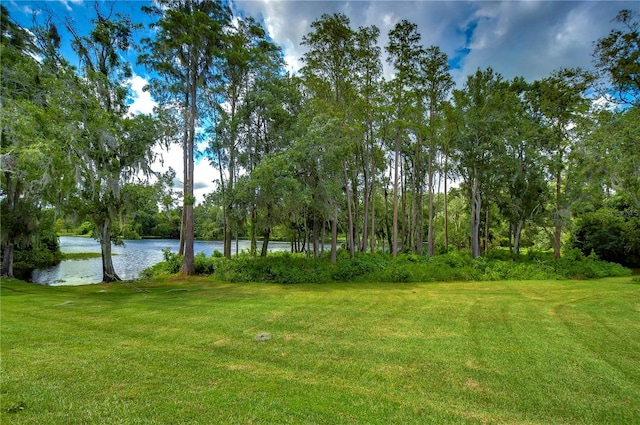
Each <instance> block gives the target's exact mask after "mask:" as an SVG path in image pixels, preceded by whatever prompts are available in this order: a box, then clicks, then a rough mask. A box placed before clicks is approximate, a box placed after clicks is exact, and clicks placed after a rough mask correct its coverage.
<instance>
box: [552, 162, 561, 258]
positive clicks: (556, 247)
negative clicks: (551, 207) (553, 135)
mask: <svg viewBox="0 0 640 425" xmlns="http://www.w3.org/2000/svg"><path fill="white" fill-rule="evenodd" d="M562 157H563V154H562V153H560V159H562ZM561 203H562V173H561V172H560V171H558V172H557V173H556V220H555V221H556V222H555V228H554V231H553V258H555V259H556V260H557V259H559V258H560V249H561V248H562V212H561V211H562V205H561Z"/></svg>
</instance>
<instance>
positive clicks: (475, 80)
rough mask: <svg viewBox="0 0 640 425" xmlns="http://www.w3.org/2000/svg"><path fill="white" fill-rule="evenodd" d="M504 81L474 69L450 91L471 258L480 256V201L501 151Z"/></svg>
mask: <svg viewBox="0 0 640 425" xmlns="http://www.w3.org/2000/svg"><path fill="white" fill-rule="evenodd" d="M503 87H504V81H503V79H502V77H501V76H500V74H496V73H494V72H493V70H492V69H491V68H487V69H486V70H484V71H481V70H480V69H478V70H477V71H476V72H475V73H474V74H472V75H469V76H468V77H467V81H466V82H465V85H464V87H463V89H462V90H454V92H453V100H454V103H455V108H456V112H457V115H458V116H457V118H456V124H457V126H458V127H457V134H456V135H455V148H454V149H455V152H454V153H453V157H454V158H455V161H456V168H457V172H458V175H459V176H460V177H461V178H462V180H463V182H464V185H465V187H466V188H467V190H468V191H469V195H470V205H471V255H472V256H473V257H474V258H476V257H478V256H479V255H480V224H481V222H482V218H481V213H482V207H483V199H486V198H487V196H488V194H489V191H490V189H491V177H492V176H493V174H494V173H495V170H496V169H497V166H496V165H497V164H496V159H497V158H499V157H500V156H501V152H500V149H502V148H503V147H504V143H503V140H502V136H503V124H504V122H505V121H504V120H503V118H504V117H503V114H504V104H503V102H504V98H503V94H502V93H501V90H502V89H503Z"/></svg>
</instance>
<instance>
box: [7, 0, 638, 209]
mask: <svg viewBox="0 0 640 425" xmlns="http://www.w3.org/2000/svg"><path fill="white" fill-rule="evenodd" d="M2 3H3V4H4V5H5V6H6V7H7V8H8V9H9V12H10V16H11V17H12V18H13V19H14V20H16V21H18V22H19V23H20V24H22V25H23V26H25V27H30V26H31V22H32V16H33V14H34V13H37V14H39V16H40V17H42V16H45V15H46V14H48V13H52V14H53V17H54V19H57V20H58V21H61V20H63V19H67V18H70V19H73V21H74V23H75V24H76V25H78V27H79V28H82V27H83V26H84V27H85V28H88V27H87V24H88V23H89V22H90V20H91V18H92V17H93V4H94V2H93V1H82V0H48V1H24V0H2ZM145 4H146V5H148V4H150V1H140V0H136V1H119V2H117V3H116V9H117V10H118V11H119V12H123V13H126V14H128V15H130V16H131V18H132V20H133V21H134V22H142V23H146V24H148V23H149V22H150V20H149V17H147V16H145V15H144V14H142V13H141V12H140V7H141V6H142V5H145ZM231 6H232V10H233V11H234V14H235V15H236V16H240V17H246V16H252V17H254V18H255V19H256V20H258V22H261V23H262V24H263V26H264V27H265V29H266V30H267V32H268V34H269V36H270V38H271V39H272V41H274V42H275V43H277V44H278V45H280V46H281V47H282V49H283V54H284V57H285V60H286V63H287V68H288V69H289V70H290V71H291V72H296V71H297V70H299V69H300V67H301V66H302V62H301V58H302V57H303V55H304V53H305V51H306V49H305V47H304V46H301V45H300V42H301V41H302V37H303V36H304V35H306V34H307V33H309V31H310V28H311V27H310V25H311V23H312V22H313V21H314V20H316V19H319V18H320V17H321V16H322V15H323V14H325V13H326V14H333V13H343V14H345V15H346V16H347V17H348V18H349V19H350V21H351V27H352V28H353V29H357V28H359V27H361V26H369V25H376V26H377V27H378V28H379V29H380V39H379V40H378V45H379V46H381V47H382V53H383V63H384V73H385V76H386V77H387V78H390V77H391V76H392V73H393V70H392V69H391V68H390V67H389V65H388V64H386V61H385V60H384V59H385V57H384V56H385V53H384V46H385V45H386V44H387V41H388V37H387V34H388V33H389V31H390V30H391V29H392V28H393V26H394V25H395V24H396V23H397V22H399V21H400V20H402V19H406V20H408V21H410V22H413V23H415V24H417V26H418V32H419V33H420V34H421V35H422V40H421V42H422V44H423V45H424V46H425V47H428V46H432V45H435V46H439V47H440V49H441V50H442V51H444V52H445V53H446V54H447V55H448V57H449V64H450V67H451V69H450V72H451V74H452V76H453V78H454V80H455V81H456V85H457V87H458V88H461V87H462V85H463V84H464V81H465V79H466V76H467V75H469V74H471V73H473V72H475V71H476V70H477V69H478V68H481V69H485V68H487V67H492V68H493V70H494V71H495V72H498V73H500V74H501V75H502V76H503V77H505V78H507V79H511V78H513V77H516V76H522V77H524V78H525V80H527V81H533V80H536V79H541V78H544V77H546V76H548V75H550V74H551V73H552V72H553V71H555V70H558V69H560V68H563V67H567V68H571V67H581V68H585V69H589V68H591V66H592V52H593V43H594V42H595V41H596V40H597V39H599V38H601V37H604V36H606V35H607V34H608V33H609V31H611V29H613V28H614V27H615V24H614V23H613V22H612V20H613V19H614V18H615V16H616V14H617V13H618V11H620V10H621V9H631V10H636V11H640V4H638V3H637V2H635V1H634V2H630V1H550V0H547V1H534V0H530V1H486V0H485V1H457V0H453V1H425V0H422V1H415V0H414V1H389V0H367V1H365V0H359V1H352V0H351V1H343V0H331V1H326V0H325V1H322V0H320V1H317V0H232V3H231ZM148 34H149V33H148V31H142V32H141V33H139V34H138V35H139V36H140V37H144V36H148ZM63 42H64V38H63ZM133 60H134V61H135V59H133ZM134 72H135V75H134V77H133V79H132V81H131V84H132V89H133V91H134V94H135V99H134V102H133V104H132V105H131V111H132V112H142V113H150V112H151V111H152V109H153V105H154V101H153V99H152V98H151V97H150V96H149V94H148V93H146V92H143V91H142V87H144V85H145V84H146V82H147V80H148V78H149V77H150V76H149V72H148V71H147V70H146V69H144V68H141V67H134ZM163 156H164V165H163V167H168V166H171V167H173V168H174V169H175V170H176V174H177V175H178V176H181V175H182V152H181V149H180V148H179V147H178V146H175V147H174V148H172V149H171V151H170V152H165V153H164V155H163ZM216 175H217V173H216V171H215V169H214V168H213V167H211V166H210V164H209V163H208V161H206V160H204V161H200V162H199V164H198V165H197V166H196V170H195V176H196V191H195V193H196V198H197V199H198V200H201V199H202V197H203V195H204V194H205V193H208V192H211V191H212V190H213V184H212V181H213V180H214V179H215V178H216Z"/></svg>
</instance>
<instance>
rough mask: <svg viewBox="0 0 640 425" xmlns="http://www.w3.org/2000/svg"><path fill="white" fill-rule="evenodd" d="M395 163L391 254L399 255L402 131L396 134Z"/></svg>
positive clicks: (393, 255)
mask: <svg viewBox="0 0 640 425" xmlns="http://www.w3.org/2000/svg"><path fill="white" fill-rule="evenodd" d="M394 159H395V164H394V173H393V238H392V242H391V256H392V257H393V258H395V257H397V256H398V189H399V187H398V183H399V178H400V132H399V131H398V132H397V134H396V145H395V154H394Z"/></svg>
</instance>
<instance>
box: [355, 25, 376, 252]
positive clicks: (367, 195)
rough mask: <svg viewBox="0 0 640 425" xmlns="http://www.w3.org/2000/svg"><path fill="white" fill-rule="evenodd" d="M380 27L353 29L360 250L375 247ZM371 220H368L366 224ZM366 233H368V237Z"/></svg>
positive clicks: (373, 248)
mask: <svg viewBox="0 0 640 425" xmlns="http://www.w3.org/2000/svg"><path fill="white" fill-rule="evenodd" d="M379 36H380V30H379V29H378V28H377V27H375V26H371V27H361V28H359V29H358V31H357V33H356V49H355V59H356V66H357V70H358V76H359V78H357V79H356V90H357V92H358V97H357V100H356V105H355V110H356V120H358V121H359V123H360V125H361V126H362V129H363V137H362V143H361V144H359V145H358V154H359V155H360V157H361V161H360V163H361V168H362V181H363V207H362V208H363V211H364V214H363V220H362V222H363V226H362V243H361V245H360V251H365V250H366V244H367V240H368V239H370V244H369V247H370V249H371V252H374V251H375V247H376V238H375V236H376V226H375V222H376V214H375V213H376V209H375V205H376V203H375V198H376V186H375V184H376V177H377V174H378V171H379V169H380V168H381V165H380V163H381V162H382V161H381V149H380V146H379V140H378V139H379V135H378V133H379V128H380V121H381V120H380V106H381V104H382V96H381V95H382V91H381V88H382V63H381V61H380V47H378V46H377V41H378V37H379ZM369 223H371V224H369ZM369 235H370V237H369Z"/></svg>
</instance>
